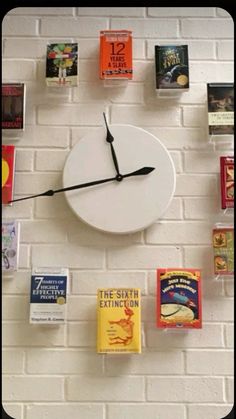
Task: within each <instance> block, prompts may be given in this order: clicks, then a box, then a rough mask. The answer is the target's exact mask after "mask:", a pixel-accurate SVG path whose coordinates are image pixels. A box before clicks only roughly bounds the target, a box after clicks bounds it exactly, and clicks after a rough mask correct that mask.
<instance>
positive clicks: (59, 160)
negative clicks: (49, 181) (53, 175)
mask: <svg viewBox="0 0 236 419" xmlns="http://www.w3.org/2000/svg"><path fill="white" fill-rule="evenodd" d="M67 155H68V152H67V151H64V150H58V151H57V150H53V151H50V150H45V151H44V150H42V151H37V152H36V159H35V169H36V170H39V171H51V170H52V171H54V170H63V168H64V165H65V160H66V158H67Z"/></svg>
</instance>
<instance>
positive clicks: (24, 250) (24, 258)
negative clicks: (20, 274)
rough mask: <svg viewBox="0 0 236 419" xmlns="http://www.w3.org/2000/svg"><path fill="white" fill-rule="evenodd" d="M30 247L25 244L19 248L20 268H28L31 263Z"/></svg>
mask: <svg viewBox="0 0 236 419" xmlns="http://www.w3.org/2000/svg"><path fill="white" fill-rule="evenodd" d="M29 259H30V247H29V246H27V245H24V244H21V245H20V248H19V266H18V268H20V269H22V268H23V269H27V268H29V263H30V260H29Z"/></svg>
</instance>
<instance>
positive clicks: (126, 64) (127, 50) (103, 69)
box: [100, 30, 133, 79]
mask: <svg viewBox="0 0 236 419" xmlns="http://www.w3.org/2000/svg"><path fill="white" fill-rule="evenodd" d="M132 77H133V65H132V32H131V31H128V30H104V31H100V78H101V79H132Z"/></svg>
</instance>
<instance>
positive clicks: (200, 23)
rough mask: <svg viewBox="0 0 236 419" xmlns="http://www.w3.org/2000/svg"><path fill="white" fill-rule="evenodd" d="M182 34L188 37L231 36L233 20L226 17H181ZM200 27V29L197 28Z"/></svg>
mask: <svg viewBox="0 0 236 419" xmlns="http://www.w3.org/2000/svg"><path fill="white" fill-rule="evenodd" d="M181 23H182V32H181V33H182V36H184V37H186V38H187V37H188V38H213V39H217V38H218V39H219V38H220V39H221V38H231V37H232V36H233V21H232V20H231V21H228V20H226V19H201V20H198V19H183V20H182V22H181ZM199 28H201V30H199Z"/></svg>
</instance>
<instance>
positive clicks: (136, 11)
mask: <svg viewBox="0 0 236 419" xmlns="http://www.w3.org/2000/svg"><path fill="white" fill-rule="evenodd" d="M144 13H145V8H144V7H125V8H124V7H78V15H79V16H124V17H127V16H131V17H142V16H144Z"/></svg>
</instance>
